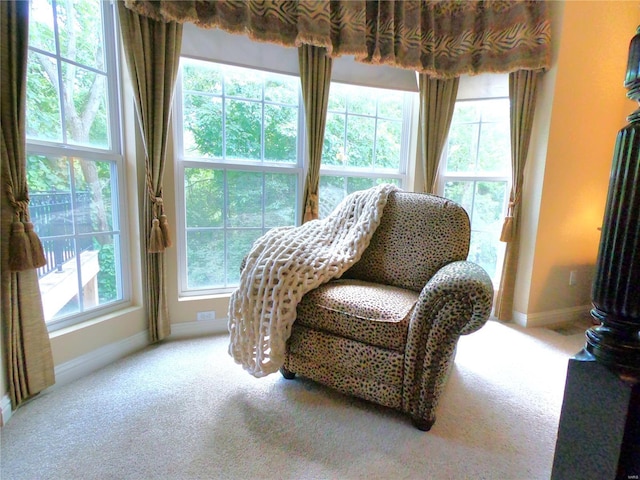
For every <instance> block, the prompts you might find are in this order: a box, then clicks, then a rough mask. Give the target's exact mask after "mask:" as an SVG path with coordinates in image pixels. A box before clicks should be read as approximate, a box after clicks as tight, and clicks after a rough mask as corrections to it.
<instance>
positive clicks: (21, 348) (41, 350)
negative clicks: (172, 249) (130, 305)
mask: <svg viewBox="0 0 640 480" xmlns="http://www.w3.org/2000/svg"><path fill="white" fill-rule="evenodd" d="M28 31H29V2H0V65H1V67H0V84H1V85H2V88H1V89H0V155H2V166H1V167H0V170H1V171H2V183H1V186H0V195H1V198H0V201H1V204H0V205H1V207H2V214H1V216H0V218H1V220H2V221H1V231H2V235H1V236H0V245H1V247H2V251H1V252H0V258H1V259H2V265H1V268H0V270H1V271H2V274H1V276H2V296H1V301H0V305H1V306H2V308H1V310H2V331H3V333H4V342H5V343H4V346H5V347H4V348H5V354H6V357H5V360H6V366H7V380H8V384H9V396H10V397H11V405H12V407H13V408H17V407H18V406H19V405H20V404H22V403H23V402H24V401H25V400H27V399H28V398H29V397H31V396H33V395H35V394H37V393H38V392H40V391H42V390H44V389H45V388H47V387H49V386H51V385H53V384H54V382H55V378H54V370H53V357H52V354H51V344H50V342H49V333H48V332H47V327H46V325H45V322H44V314H43V312H42V299H41V297H40V287H39V284H38V276H37V273H36V270H35V268H37V267H41V266H43V265H45V264H46V260H45V258H44V254H43V253H42V244H41V242H40V239H39V238H38V236H37V235H36V234H35V232H34V231H33V224H32V223H31V222H30V221H29V193H28V189H27V158H26V137H25V132H26V130H25V113H26V109H25V102H26V91H27V87H26V85H27V55H28V49H27V47H28V44H27V40H28V38H29V34H28Z"/></svg>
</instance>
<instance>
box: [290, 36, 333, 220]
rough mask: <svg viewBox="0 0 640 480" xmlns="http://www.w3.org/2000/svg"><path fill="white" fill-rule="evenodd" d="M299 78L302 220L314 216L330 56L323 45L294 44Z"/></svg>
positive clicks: (327, 95) (326, 103)
mask: <svg viewBox="0 0 640 480" xmlns="http://www.w3.org/2000/svg"><path fill="white" fill-rule="evenodd" d="M298 59H299V62H300V82H301V83H302V99H303V101H304V115H305V120H306V121H305V124H306V127H307V162H306V165H307V166H308V167H309V171H308V172H307V178H306V180H305V185H304V197H303V201H304V214H303V218H302V222H303V223H304V222H308V221H309V220H313V219H316V218H318V188H319V183H320V163H321V160H322V145H323V143H324V127H325V124H326V121H327V106H328V105H329V86H330V85H331V66H332V60H331V58H330V57H328V56H327V51H326V50H325V49H324V48H320V47H313V46H311V45H302V46H301V47H299V48H298Z"/></svg>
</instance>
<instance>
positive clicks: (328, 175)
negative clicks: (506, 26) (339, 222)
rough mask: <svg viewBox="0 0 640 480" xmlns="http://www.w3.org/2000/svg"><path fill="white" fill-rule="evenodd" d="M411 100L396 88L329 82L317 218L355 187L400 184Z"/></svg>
mask: <svg viewBox="0 0 640 480" xmlns="http://www.w3.org/2000/svg"><path fill="white" fill-rule="evenodd" d="M412 100H415V98H413V99H412V98H411V94H408V93H404V92H399V91H396V90H386V89H380V88H369V87H361V86H352V85H344V84H340V83H332V84H331V88H330V90H329V108H328V113H327V124H326V127H325V136H324V143H323V150H322V164H321V168H320V172H321V175H320V195H319V196H320V199H319V215H320V218H324V217H326V216H327V215H328V214H329V213H331V211H333V209H334V208H335V207H336V206H337V205H338V203H340V201H341V200H342V199H343V198H344V197H345V196H346V195H347V194H349V193H352V192H354V191H357V190H364V189H367V188H371V187H372V186H374V185H377V184H379V183H394V184H396V185H398V186H400V187H402V186H403V182H404V179H405V175H406V165H407V163H408V155H409V153H408V149H407V147H406V143H407V142H405V138H406V137H407V136H408V132H409V130H410V128H411V126H410V124H409V121H408V119H409V118H410V113H411V108H412Z"/></svg>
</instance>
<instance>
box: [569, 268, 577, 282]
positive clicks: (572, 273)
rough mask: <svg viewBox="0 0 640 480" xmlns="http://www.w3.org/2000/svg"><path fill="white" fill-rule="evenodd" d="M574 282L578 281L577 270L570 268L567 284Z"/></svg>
mask: <svg viewBox="0 0 640 480" xmlns="http://www.w3.org/2000/svg"><path fill="white" fill-rule="evenodd" d="M576 283H578V271H577V270H571V271H570V272H569V285H571V286H574V285H575V284H576Z"/></svg>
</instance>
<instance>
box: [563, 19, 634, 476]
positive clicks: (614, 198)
mask: <svg viewBox="0 0 640 480" xmlns="http://www.w3.org/2000/svg"><path fill="white" fill-rule="evenodd" d="M624 84H625V87H626V88H627V90H628V93H627V96H628V97H629V98H631V99H633V100H636V101H639V102H640V27H639V28H638V30H637V32H636V35H635V36H634V37H633V39H632V40H631V44H630V46H629V61H628V64H627V75H626V79H625V83H624ZM627 120H628V121H629V124H628V125H626V126H625V127H624V128H623V129H622V130H620V132H619V133H618V137H617V141H616V147H615V152H614V157H613V165H612V169H611V177H610V183H609V191H608V196H607V205H606V209H605V214H604V221H603V225H602V235H601V238H600V249H599V252H598V259H597V262H596V273H595V277H594V281H593V289H592V303H593V310H592V311H591V314H592V316H593V317H594V318H595V319H596V320H598V322H600V325H599V326H596V327H592V328H590V329H589V330H588V331H587V333H586V337H587V338H586V344H585V347H584V349H583V350H582V351H581V352H580V353H578V354H577V355H576V356H575V357H573V358H572V359H571V360H569V368H568V371H567V383H566V387H565V395H564V402H563V405H562V412H561V415H560V426H559V428H558V440H557V443H556V451H555V457H554V462H553V472H552V479H553V480H561V479H575V478H580V479H584V480H587V479H594V480H601V479H624V480H630V479H638V480H640V108H638V109H637V110H636V111H635V112H633V113H632V114H631V115H630V116H629V117H628V119H627Z"/></svg>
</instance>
